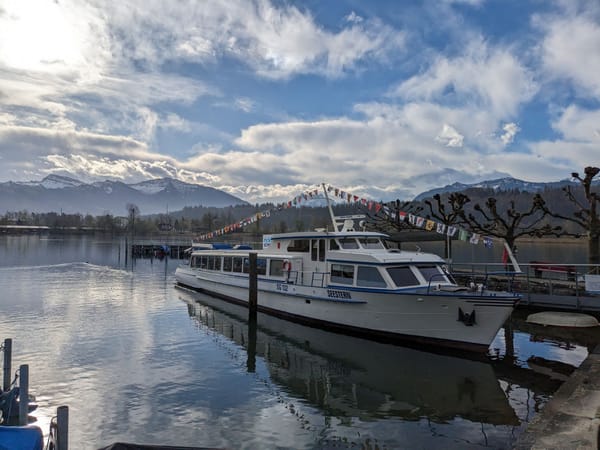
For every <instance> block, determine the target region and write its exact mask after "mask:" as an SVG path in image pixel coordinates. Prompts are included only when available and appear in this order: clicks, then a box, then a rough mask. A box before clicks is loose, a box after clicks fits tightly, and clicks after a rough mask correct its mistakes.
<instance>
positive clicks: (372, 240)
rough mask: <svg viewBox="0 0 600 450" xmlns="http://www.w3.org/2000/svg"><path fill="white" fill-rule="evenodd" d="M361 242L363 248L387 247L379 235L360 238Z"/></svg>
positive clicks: (381, 248)
mask: <svg viewBox="0 0 600 450" xmlns="http://www.w3.org/2000/svg"><path fill="white" fill-rule="evenodd" d="M359 242H360V245H361V246H362V247H363V248H368V249H379V250H383V249H385V246H384V245H383V242H381V239H379V238H378V237H369V238H360V239H359Z"/></svg>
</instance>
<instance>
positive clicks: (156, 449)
mask: <svg viewBox="0 0 600 450" xmlns="http://www.w3.org/2000/svg"><path fill="white" fill-rule="evenodd" d="M98 450H224V449H218V448H216V447H177V446H171V445H143V444H128V443H125V442H116V443H114V444H111V445H109V446H108V447H102V448H99V449H98Z"/></svg>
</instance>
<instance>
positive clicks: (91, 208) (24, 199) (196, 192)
mask: <svg viewBox="0 0 600 450" xmlns="http://www.w3.org/2000/svg"><path fill="white" fill-rule="evenodd" d="M128 203H133V204H135V205H137V206H138V207H139V209H140V213H141V214H156V213H165V212H166V211H167V210H169V211H174V210H181V209H183V208H184V207H185V206H200V205H201V206H215V207H225V206H230V205H241V204H247V202H245V201H244V200H242V199H240V198H237V197H234V196H233V195H230V194H227V193H225V192H223V191H220V190H218V189H214V188H211V187H207V186H201V185H198V184H189V183H184V182H182V181H178V180H174V179H171V178H161V179H155V180H149V181H143V182H141V183H136V184H125V183H121V182H119V181H108V180H107V181H101V182H96V183H91V184H88V183H83V182H81V181H79V180H76V179H74V178H69V177H64V176H59V175H49V176H47V177H46V178H44V179H43V180H41V181H30V182H13V181H9V182H5V183H0V212H2V213H4V212H5V211H22V210H27V211H29V212H61V211H62V212H64V213H67V214H73V213H81V214H92V215H94V216H97V215H102V214H107V213H108V214H112V215H115V216H125V215H127V208H126V205H127V204H128Z"/></svg>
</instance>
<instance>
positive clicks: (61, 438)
mask: <svg viewBox="0 0 600 450" xmlns="http://www.w3.org/2000/svg"><path fill="white" fill-rule="evenodd" d="M56 427H57V434H56V450H69V407H68V406H59V407H58V408H57V409H56Z"/></svg>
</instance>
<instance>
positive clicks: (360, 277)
mask: <svg viewBox="0 0 600 450" xmlns="http://www.w3.org/2000/svg"><path fill="white" fill-rule="evenodd" d="M356 285H357V286H363V287H377V288H384V287H386V284H385V280H384V279H383V277H382V276H381V273H380V272H379V269H378V268H377V267H373V266H358V269H357V271H356Z"/></svg>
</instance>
